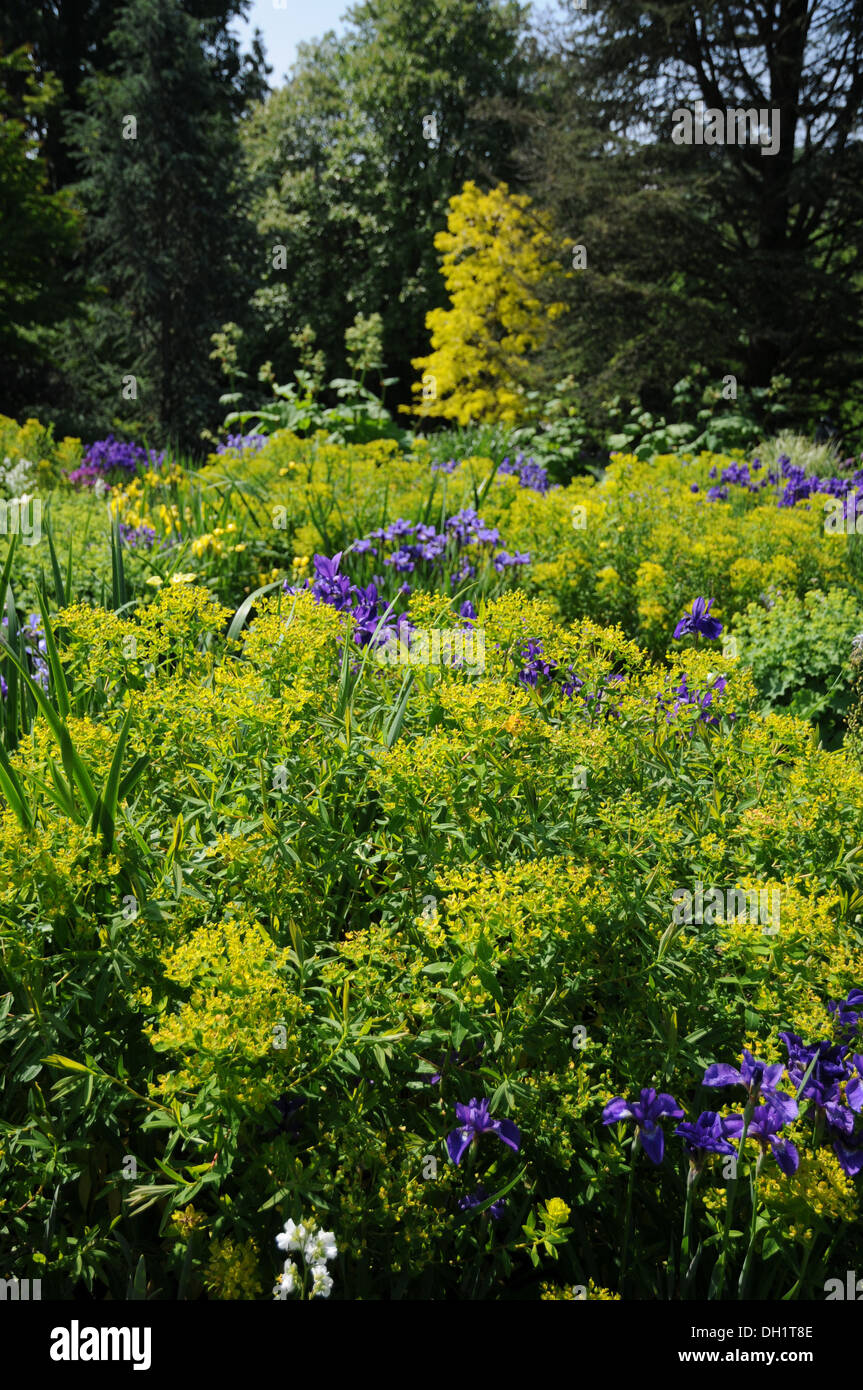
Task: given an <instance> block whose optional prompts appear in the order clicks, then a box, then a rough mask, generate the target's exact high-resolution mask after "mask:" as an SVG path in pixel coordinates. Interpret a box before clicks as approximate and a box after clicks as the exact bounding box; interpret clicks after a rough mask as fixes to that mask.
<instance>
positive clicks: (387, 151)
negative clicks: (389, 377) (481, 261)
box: [243, 0, 529, 401]
mask: <svg viewBox="0 0 863 1390" xmlns="http://www.w3.org/2000/svg"><path fill="white" fill-rule="evenodd" d="M525 16H526V11H525V10H524V9H523V8H522V7H521V6H519V5H518V4H515V3H509V2H508V0H507V2H506V3H496V2H495V3H492V0H481V3H476V2H475V0H435V3H432V0H421V3H419V4H417V3H416V0H382V2H381V0H376V3H374V4H365V3H363V4H358V5H354V6H353V7H352V8H351V10H350V11H349V13H348V16H347V25H346V28H345V32H344V33H343V35H341V36H340V37H338V38H336V37H335V36H334V35H329V36H327V37H326V38H324V39H321V40H320V41H318V42H316V43H313V44H306V45H303V46H302V48H301V51H300V57H299V60H298V62H297V64H296V65H295V67H294V68H293V70H292V72H291V74H290V77H289V80H288V82H287V84H286V85H285V86H284V87H282V88H280V89H279V90H277V91H275V92H274V93H273V94H272V95H271V96H270V97H269V99H268V100H267V102H266V103H265V104H264V105H263V107H261V108H260V109H259V110H257V111H256V112H255V113H254V114H253V115H252V117H251V118H250V119H249V121H248V122H246V123H245V127H244V133H243V135H244V144H245V148H246V152H247V156H248V160H249V167H250V171H251V175H252V179H253V183H254V199H253V203H252V210H253V216H254V218H255V223H256V228H257V233H258V239H259V245H260V248H261V250H260V274H261V279H262V281H263V283H262V284H261V286H260V288H259V289H258V290H257V292H256V294H255V297H254V308H255V316H254V321H253V322H252V323H251V324H250V325H249V335H250V336H249V343H248V348H249V354H248V360H249V361H250V362H251V361H260V360H261V359H262V358H263V357H265V356H267V357H272V360H273V364H274V368H275V371H276V374H277V376H278V377H279V379H280V380H285V379H286V378H287V377H288V376H289V375H290V373H291V372H292V371H293V370H294V368H295V366H296V356H295V353H294V351H293V350H292V348H291V344H290V333H291V331H293V330H295V329H296V327H297V326H298V325H300V324H303V323H309V324H311V325H312V327H313V329H314V330H315V333H316V334H317V339H318V343H319V345H320V348H321V350H322V351H323V353H324V355H325V357H326V360H327V362H328V363H329V364H330V371H331V372H333V373H334V374H335V375H337V376H342V375H348V374H349V373H350V368H349V365H348V362H347V361H346V358H345V350H344V346H343V345H344V335H345V330H346V329H347V328H349V326H350V324H351V321H352V320H353V318H354V315H355V314H356V313H357V311H358V310H359V311H361V312H362V313H365V314H372V313H375V312H377V313H380V315H381V317H382V319H383V353H382V356H383V358H384V360H386V362H387V363H389V365H390V368H391V370H392V374H393V375H394V376H395V377H397V378H398V379H399V381H400V383H401V399H402V401H405V400H407V399H408V398H409V383H410V380H411V366H410V362H411V358H412V357H415V356H416V355H417V354H418V353H419V352H421V351H423V350H424V348H425V346H426V342H427V340H426V335H425V317H426V314H427V312H428V310H429V309H431V308H433V307H434V306H435V305H437V304H440V303H441V302H442V299H443V295H442V290H441V287H440V282H439V276H438V266H437V257H436V254H435V249H434V244H433V242H434V235H435V233H436V232H437V231H439V230H440V229H441V228H442V227H443V226H444V225H445V222H446V208H447V202H448V200H449V198H450V197H451V196H452V195H453V194H455V193H457V192H458V191H459V189H460V188H461V187H462V185H463V184H464V182H465V180H466V179H468V178H471V177H476V176H482V177H483V179H486V178H488V177H489V176H491V177H492V178H494V177H506V176H507V174H508V173H509V172H510V169H509V152H510V151H511V149H512V147H513V144H514V140H515V136H514V132H513V130H512V127H511V125H510V124H509V121H508V119H507V117H506V115H505V114H504V113H503V112H502V111H500V110H498V109H497V107H498V105H499V104H500V103H507V104H511V103H513V102H517V101H520V100H521V99H522V96H523V94H526V93H527V89H528V86H529V78H528V63H527V60H528V54H527V51H526V48H525V47H524V45H523V34H524V28H525ZM524 99H525V100H527V97H526V95H525V96H524ZM426 117H433V118H434V122H435V124H434V127H432V126H431V125H429V124H427V123H426V124H425V125H424V123H425V118H426ZM432 129H433V130H434V132H435V133H434V134H429V136H427V135H426V134H425V133H424V130H425V131H429V132H431V131H432ZM280 247H284V248H285V256H284V262H283V264H284V268H281V263H277V264H278V266H279V268H276V264H274V262H275V259H276V258H275V257H274V254H273V253H274V251H275V249H276V248H280Z"/></svg>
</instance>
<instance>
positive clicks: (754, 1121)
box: [725, 1101, 800, 1177]
mask: <svg viewBox="0 0 863 1390" xmlns="http://www.w3.org/2000/svg"><path fill="white" fill-rule="evenodd" d="M791 1103H792V1105H793V1106H794V1114H793V1115H789V1114H788V1113H787V1111H786V1110H782V1109H780V1108H779V1107H778V1106H776V1105H774V1104H773V1102H772V1101H767V1102H764V1103H762V1104H761V1105H756V1107H755V1109H754V1111H753V1112H752V1118H751V1119H750V1121H749V1125H748V1126H747V1130H746V1135H747V1138H749V1137H751V1138H753V1139H757V1140H758V1143H759V1144H760V1145H761V1147H762V1149H763V1150H764V1152H765V1153H766V1152H767V1151H768V1149H769V1151H770V1152H771V1153H772V1154H773V1157H774V1158H775V1159H776V1162H777V1163H778V1164H779V1167H780V1169H781V1171H782V1172H783V1173H784V1174H785V1176H786V1177H790V1176H791V1174H792V1173H796V1172H797V1169H798V1167H799V1165H800V1155H799V1154H798V1152H797V1149H796V1147H795V1145H794V1144H792V1142H791V1140H790V1139H780V1138H779V1137H778V1136H779V1131H780V1129H781V1128H782V1126H783V1125H785V1124H787V1123H788V1120H789V1119H796V1117H797V1102H796V1101H792V1102H791ZM725 1132H726V1134H729V1135H734V1136H735V1137H737V1136H739V1135H741V1134H742V1133H743V1116H742V1115H728V1116H727V1117H726V1120H725Z"/></svg>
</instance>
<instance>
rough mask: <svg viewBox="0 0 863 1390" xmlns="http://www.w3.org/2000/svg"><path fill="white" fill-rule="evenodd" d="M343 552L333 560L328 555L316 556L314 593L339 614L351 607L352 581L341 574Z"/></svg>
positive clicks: (320, 600) (314, 561)
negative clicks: (340, 565) (340, 566)
mask: <svg viewBox="0 0 863 1390" xmlns="http://www.w3.org/2000/svg"><path fill="white" fill-rule="evenodd" d="M341 558H342V552H341V551H338V553H337V554H335V555H334V556H333V557H332V559H330V558H329V557H328V556H326V555H315V556H314V559H313V564H314V567H315V582H314V583H313V584H312V593H313V594H314V596H315V598H316V599H318V600H319V602H321V603H327V604H329V605H330V607H331V608H337V609H338V610H339V612H342V613H343V612H344V611H345V609H347V608H350V606H351V581H350V580H349V579H348V577H347V575H346V574H339V564H340V563H341Z"/></svg>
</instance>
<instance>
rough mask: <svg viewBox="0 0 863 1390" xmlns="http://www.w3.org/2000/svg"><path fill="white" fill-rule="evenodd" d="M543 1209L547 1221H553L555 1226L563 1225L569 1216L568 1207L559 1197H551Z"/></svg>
mask: <svg viewBox="0 0 863 1390" xmlns="http://www.w3.org/2000/svg"><path fill="white" fill-rule="evenodd" d="M545 1210H546V1213H547V1215H548V1219H549V1221H551V1222H553V1224H554V1225H555V1226H563V1225H564V1224H565V1222H566V1221H567V1220H568V1218H569V1207H568V1206H567V1205H566V1202H564V1201H563V1199H562V1198H561V1197H552V1198H551V1200H550V1201H548V1202H546V1204H545Z"/></svg>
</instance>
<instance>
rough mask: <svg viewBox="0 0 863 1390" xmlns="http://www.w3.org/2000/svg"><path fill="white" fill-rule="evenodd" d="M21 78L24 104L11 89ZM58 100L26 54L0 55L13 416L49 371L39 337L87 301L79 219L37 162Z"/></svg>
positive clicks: (1, 259)
mask: <svg viewBox="0 0 863 1390" xmlns="http://www.w3.org/2000/svg"><path fill="white" fill-rule="evenodd" d="M16 79H18V81H19V84H20V85H21V86H22V88H23V95H22V97H21V100H20V102H19V101H17V100H16V99H15V98H14V97H13V94H12V90H11V88H12V86H13V84H14V82H15V80H16ZM55 96H56V88H55V86H53V85H52V84H51V83H50V82H46V83H45V84H44V85H43V86H40V85H39V84H38V82H37V75H36V72H35V69H34V64H33V61H32V57H31V55H30V54H29V53H28V52H27V51H26V50H24V49H17V50H16V51H14V52H12V53H9V54H7V55H3V54H2V53H0V379H2V382H3V389H4V392H5V399H4V402H3V404H4V406H5V407H6V408H7V409H10V408H11V409H16V408H18V407H19V406H20V405H21V404H23V403H24V402H25V401H27V400H28V397H29V392H30V391H32V389H33V382H34V371H35V370H36V369H38V368H39V367H40V366H41V367H42V368H43V369H44V362H45V345H44V342H42V341H41V340H40V337H39V332H38V330H39V329H40V328H44V326H45V325H46V324H50V323H53V322H55V321H56V320H58V319H62V318H63V317H65V316H67V315H70V314H72V313H73V311H74V310H75V309H76V308H77V307H78V305H79V303H80V298H81V292H80V288H79V287H76V286H75V285H74V284H73V283H72V282H71V279H70V271H71V266H72V261H73V258H74V254H75V251H76V250H77V247H78V242H79V235H80V227H79V220H78V218H77V217H76V216H75V213H74V212H73V209H72V207H71V206H70V202H69V199H68V197H67V196H66V195H65V194H64V193H62V192H61V193H57V192H54V191H52V189H51V188H50V187H49V184H48V180H47V177H46V173H45V168H44V165H43V164H42V162H41V160H40V159H39V158H38V157H37V153H38V148H39V144H38V124H39V121H40V117H41V116H42V115H43V113H44V111H45V109H46V107H47V106H48V105H49V104H50V103H51V101H52V100H53V99H54V98H55ZM29 399H32V397H29Z"/></svg>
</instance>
